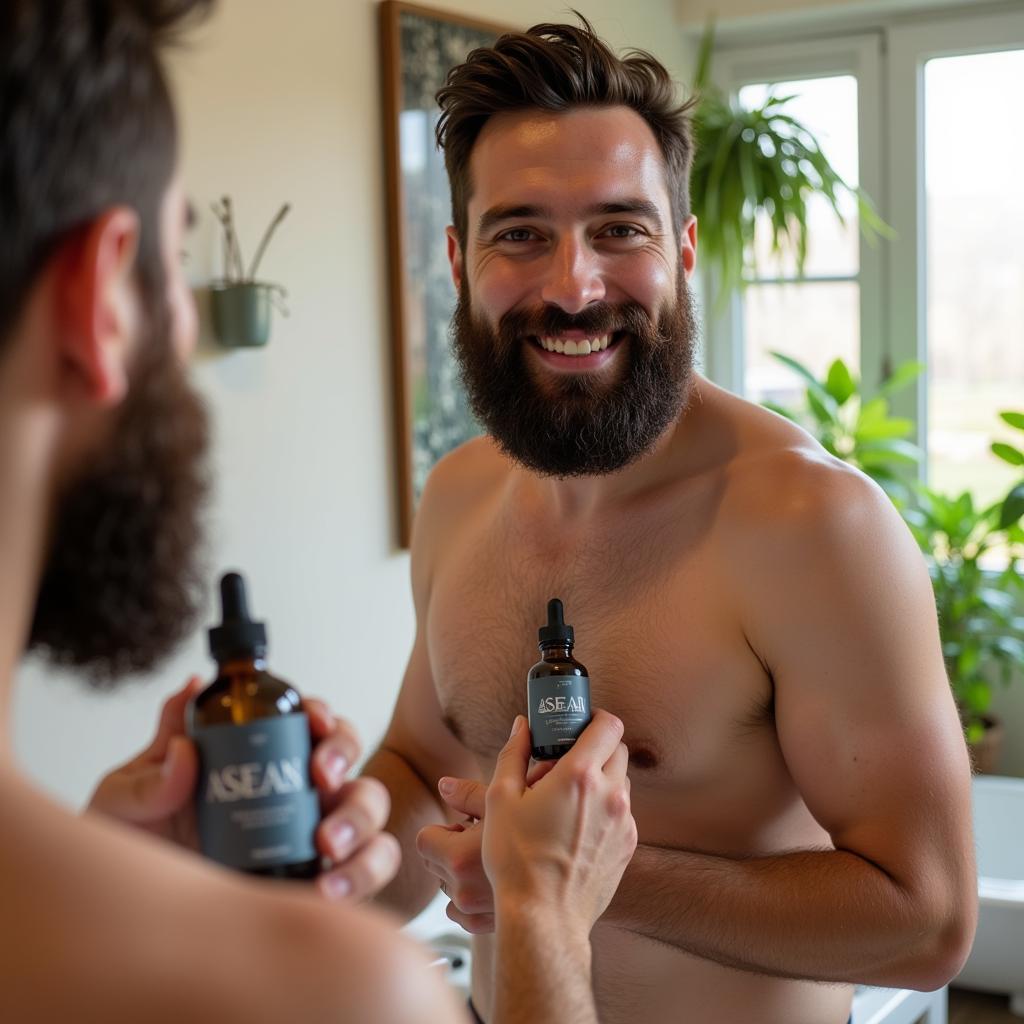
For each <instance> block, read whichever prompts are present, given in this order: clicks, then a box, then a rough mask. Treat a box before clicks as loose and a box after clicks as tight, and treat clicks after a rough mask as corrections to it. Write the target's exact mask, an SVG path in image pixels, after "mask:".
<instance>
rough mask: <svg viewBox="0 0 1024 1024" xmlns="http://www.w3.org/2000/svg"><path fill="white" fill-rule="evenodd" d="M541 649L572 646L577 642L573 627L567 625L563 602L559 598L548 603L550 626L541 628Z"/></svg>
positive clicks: (554, 598)
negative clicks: (564, 645)
mask: <svg viewBox="0 0 1024 1024" xmlns="http://www.w3.org/2000/svg"><path fill="white" fill-rule="evenodd" d="M538 635H539V637H540V644H539V646H540V647H551V646H553V645H555V644H570V645H571V644H572V643H573V642H574V641H575V637H574V635H573V631H572V626H567V625H566V624H565V617H564V615H563V612H562V602H561V601H559V600H558V598H557V597H553V598H551V600H550V601H548V624H547V625H546V626H541V627H540V632H539V634H538Z"/></svg>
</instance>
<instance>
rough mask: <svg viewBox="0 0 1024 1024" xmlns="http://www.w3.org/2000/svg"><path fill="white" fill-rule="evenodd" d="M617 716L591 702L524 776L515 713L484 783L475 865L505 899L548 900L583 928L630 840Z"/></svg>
mask: <svg viewBox="0 0 1024 1024" xmlns="http://www.w3.org/2000/svg"><path fill="white" fill-rule="evenodd" d="M621 740H622V722H621V721H619V719H618V718H616V717H615V716H614V715H611V714H609V713H608V712H607V711H597V712H595V714H594V717H593V720H592V721H591V723H590V725H588V726H587V728H586V729H584V730H583V732H582V733H581V734H580V736H579V739H577V740H576V743H575V744H574V745H573V747H572V749H571V750H570V751H569V752H568V753H567V754H566V755H565V756H564V757H562V758H561V760H560V761H558V763H557V764H556V765H555V766H554V767H553V768H552V769H551V770H550V771H548V772H547V773H546V774H545V775H544V777H543V778H542V779H540V781H539V782H535V783H534V784H533V785H532V786H530V785H529V780H528V777H527V768H528V767H529V763H530V731H529V729H528V728H527V727H526V720H525V719H524V718H523V717H522V716H521V715H519V716H517V717H516V721H515V724H514V725H513V727H512V735H511V736H510V737H509V741H508V743H506V744H505V747H504V749H503V750H502V751H501V753H500V754H499V755H498V763H497V764H496V765H495V768H494V777H493V778H492V779H491V784H490V786H489V787H488V789H487V806H486V814H485V817H484V825H483V833H484V836H483V849H482V853H483V865H484V871H485V873H486V874H487V877H488V878H489V879H490V880H491V884H492V885H493V887H494V892H495V904H496V906H497V907H498V908H499V910H498V913H499V915H500V913H501V909H500V908H501V907H502V906H503V905H505V904H509V905H514V906H516V907H518V908H520V909H522V908H524V907H525V908H531V907H532V908H537V909H539V910H542V911H543V912H544V913H547V914H550V913H551V912H552V911H553V910H554V911H555V916H556V917H557V919H558V920H559V921H560V922H561V924H560V927H564V928H566V930H567V931H568V932H571V931H572V929H573V928H574V927H575V928H578V929H579V932H578V934H581V935H583V936H587V935H589V934H590V929H591V928H592V927H593V926H594V923H595V922H596V921H597V919H598V918H599V917H600V916H601V914H603V913H604V911H605V910H606V909H607V907H608V904H609V903H610V902H611V899H612V896H614V895H615V890H616V889H617V888H618V885H619V881H620V879H621V878H622V873H623V872H624V871H625V870H626V865H627V864H629V861H630V859H631V858H632V856H633V851H634V850H635V849H636V842H637V831H636V822H635V821H634V820H633V815H632V814H631V812H630V805H629V777H628V776H627V775H626V769H627V767H628V764H629V752H628V751H627V749H626V746H625V744H624V743H622V742H621Z"/></svg>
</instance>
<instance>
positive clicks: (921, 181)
mask: <svg viewBox="0 0 1024 1024" xmlns="http://www.w3.org/2000/svg"><path fill="white" fill-rule="evenodd" d="M888 42H889V47H888V55H887V60H886V64H887V72H888V73H887V78H888V84H887V92H888V95H889V97H890V101H889V104H888V109H889V119H888V120H889V133H888V136H889V137H888V141H887V155H888V159H887V165H888V167H889V186H888V188H889V196H890V203H891V205H890V211H889V216H888V218H887V219H888V221H889V223H890V224H891V225H892V226H893V228H895V230H896V232H897V237H896V239H894V240H893V241H892V242H890V243H889V245H888V249H889V252H890V260H891V282H892V295H893V301H892V302H891V303H890V307H889V323H888V329H887V333H888V335H889V337H890V338H891V339H892V353H893V359H894V360H895V362H896V363H897V364H898V363H900V362H903V361H905V360H908V359H919V360H921V361H922V362H924V363H925V364H927V344H928V330H927V328H928V320H927V301H928V295H927V251H928V250H927V238H926V223H927V222H926V209H927V207H926V203H927V199H926V195H925V137H924V135H925V132H924V129H925V124H924V103H925V94H924V71H925V65H926V64H927V63H928V61H929V60H931V59H933V58H935V57H951V56H961V55H966V54H975V53H998V52H1000V51H1004V50H1016V49H1022V48H1024V8H1021V9H1019V10H1017V11H1012V12H1006V13H989V14H979V13H974V14H973V15H972V16H970V17H967V16H963V15H962V16H959V17H942V18H933V19H929V20H928V21H922V22H919V23H916V24H915V23H907V24H900V25H896V26H893V27H892V28H891V29H890V30H889V32H888ZM1021 101H1022V102H1024V97H1022V98H1021ZM1019 116H1022V117H1024V114H1022V115H1019ZM908 401H909V402H910V403H912V405H906V406H905V407H904V408H900V409H899V411H900V412H901V413H903V414H904V415H908V416H912V417H913V418H914V420H915V422H916V423H917V438H916V440H917V443H918V444H919V445H920V446H921V447H922V449H925V450H927V441H928V381H927V373H925V374H922V375H921V377H919V378H918V382H917V388H916V394H914V395H912V396H910V398H909V400H908ZM921 470H922V473H923V474H924V473H927V460H925V462H924V464H923V465H922V467H921Z"/></svg>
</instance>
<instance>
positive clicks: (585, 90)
mask: <svg viewBox="0 0 1024 1024" xmlns="http://www.w3.org/2000/svg"><path fill="white" fill-rule="evenodd" d="M577 16H578V17H579V19H580V24H579V26H576V25H553V24H542V25H534V26H533V28H530V29H527V31H526V32H511V33H508V34H506V35H503V36H501V38H499V39H498V41H497V42H496V43H495V44H494V45H493V46H484V47H480V48H479V49H476V50H473V52H472V53H470V55H469V56H468V57H467V58H466V60H465V62H464V63H462V64H459V65H457V66H456V67H454V68H452V69H451V70H450V71H449V72H448V75H447V78H446V79H445V84H444V85H443V86H442V88H441V89H440V91H439V92H438V94H437V102H438V103H439V104H440V106H441V119H440V121H438V124H437V144H438V146H439V147H440V148H441V149H442V151H443V152H444V162H445V167H446V168H447V170H448V181H449V183H450V185H451V193H452V218H453V220H454V223H455V232H456V234H457V235H458V238H459V243H460V244H461V245H463V246H464V245H465V243H466V232H467V227H468V225H467V223H466V217H467V213H466V211H467V208H468V205H469V197H470V194H471V193H472V182H471V181H470V174H469V159H470V154H471V153H472V151H473V145H474V143H475V142H476V140H477V136H478V135H479V134H480V132H481V130H482V129H483V127H484V125H485V124H486V123H487V120H488V119H489V118H490V117H493V116H494V115H495V114H500V113H504V112H507V111H514V110H528V109H533V108H535V109H538V110H549V111H553V112H560V111H566V110H571V109H572V108H574V107H588V106H589V107H617V106H624V107H629V108H630V109H632V110H635V111H636V112H637V113H638V114H639V115H640V116H641V117H642V118H643V119H644V120H645V121H646V122H647V124H648V125H649V126H650V128H651V130H652V131H653V132H654V137H655V138H656V139H657V141H658V145H659V146H660V147H661V152H662V154H663V156H664V158H665V167H666V174H667V179H668V188H669V197H670V199H671V202H672V220H673V224H674V226H675V230H676V234H677V235H678V234H679V231H680V229H681V227H682V224H683V221H684V220H685V219H686V218H687V217H688V216H689V213H690V166H691V164H692V162H693V139H692V134H691V130H690V110H691V108H692V107H693V102H694V101H693V100H692V99H690V100H687V101H685V102H680V101H679V99H678V97H677V96H676V90H675V84H674V83H673V81H672V78H671V76H670V75H669V73H668V71H667V70H666V69H665V67H664V65H663V64H662V63H661V62H660V61H658V60H657V59H656V58H655V57H652V56H651V54H649V53H647V52H646V51H644V50H628V51H626V53H624V54H623V56H622V57H618V56H616V55H615V53H613V52H612V50H611V49H610V48H609V47H608V46H607V44H605V43H604V42H603V41H602V40H601V39H600V38H598V36H597V35H595V33H594V30H593V28H592V27H591V25H590V23H589V22H588V21H587V20H586V18H584V17H583V16H582V15H577Z"/></svg>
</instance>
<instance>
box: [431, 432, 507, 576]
mask: <svg viewBox="0 0 1024 1024" xmlns="http://www.w3.org/2000/svg"><path fill="white" fill-rule="evenodd" d="M512 472H513V465H512V463H511V461H510V460H509V459H508V457H507V456H506V455H504V454H503V453H502V452H501V451H500V450H499V448H498V446H497V445H496V444H495V443H494V441H493V440H492V439H491V438H489V437H487V436H481V437H476V438H473V439H472V440H471V441H467V442H466V443H465V444H462V445H460V446H459V447H458V448H456V449H455V450H454V451H451V452H449V453H448V454H447V455H445V456H444V458H442V459H441V460H440V461H439V462H438V463H437V465H436V466H434V468H433V469H432V470H431V472H430V476H428V477H427V482H426V486H425V487H424V488H423V494H422V496H421V497H420V502H419V506H418V508H417V509H416V519H415V522H414V524H413V537H412V555H413V573H414V577H415V576H416V575H418V574H419V572H425V573H426V574H427V575H429V569H428V568H427V567H428V565H429V564H432V563H433V562H435V561H436V560H437V559H438V558H440V557H442V556H443V553H444V550H445V548H446V546H447V544H448V542H449V540H450V539H451V538H452V537H454V536H457V535H458V533H459V532H460V531H461V530H464V529H465V528H466V526H467V525H468V524H470V523H471V522H472V519H473V516H474V515H475V513H476V512H477V510H479V509H482V508H483V507H484V506H485V505H486V504H487V502H488V501H489V500H490V499H493V498H494V497H495V496H496V495H497V494H499V493H500V491H501V489H502V487H504V486H505V484H506V483H507V482H508V480H509V477H510V475H511V473H512Z"/></svg>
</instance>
